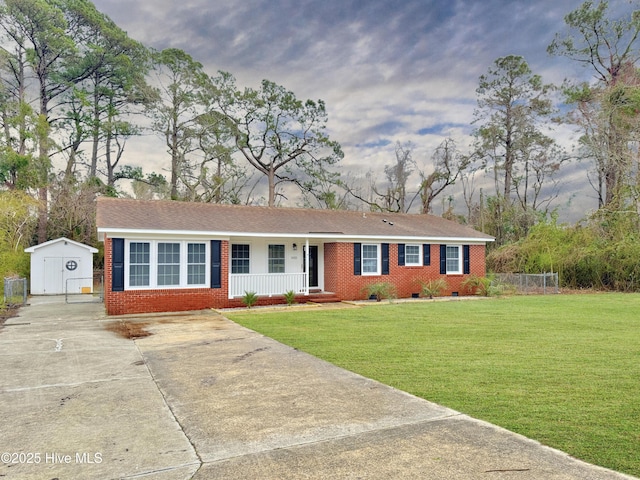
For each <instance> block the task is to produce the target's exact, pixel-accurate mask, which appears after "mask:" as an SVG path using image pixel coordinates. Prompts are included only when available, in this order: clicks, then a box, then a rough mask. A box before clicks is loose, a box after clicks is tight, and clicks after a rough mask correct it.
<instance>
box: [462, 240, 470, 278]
mask: <svg viewBox="0 0 640 480" xmlns="http://www.w3.org/2000/svg"><path fill="white" fill-rule="evenodd" d="M469 250H470V249H469V245H463V246H462V269H463V270H462V271H463V273H465V274H466V275H468V274H470V273H471V259H470V257H471V255H470V252H469Z"/></svg>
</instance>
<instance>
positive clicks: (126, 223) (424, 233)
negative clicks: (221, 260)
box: [97, 197, 493, 242]
mask: <svg viewBox="0 0 640 480" xmlns="http://www.w3.org/2000/svg"><path fill="white" fill-rule="evenodd" d="M97 227H98V231H99V232H105V231H117V230H133V231H148V232H151V231H153V232H159V231H173V232H211V233H223V234H236V235H242V234H246V235H257V234H273V235H287V236H289V235H300V236H304V235H311V236H314V237H323V236H326V237H342V236H345V237H360V236H365V237H366V236H372V237H384V236H387V237H393V238H404V237H406V238H412V237H415V238H423V239H425V238H464V239H471V240H477V241H480V242H486V241H493V237H491V236H489V235H486V234H484V233H481V232H478V231H477V230H474V229H472V228H469V227H466V226H464V225H460V224H458V223H455V222H452V221H449V220H445V219H444V218H441V217H437V216H434V215H416V214H398V213H373V212H358V211H344V210H313V209H302V208H281V207H278V208H273V207H254V206H240V205H219V204H212V203H191V202H177V201H161V200H150V201H146V200H130V199H116V198H106V197H103V198H99V199H98V212H97Z"/></svg>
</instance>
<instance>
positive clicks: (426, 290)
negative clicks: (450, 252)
mask: <svg viewBox="0 0 640 480" xmlns="http://www.w3.org/2000/svg"><path fill="white" fill-rule="evenodd" d="M421 287H422V291H421V292H420V293H421V294H422V296H423V297H429V298H433V297H439V296H441V295H442V292H444V291H445V290H446V289H447V288H449V284H448V283H447V281H446V280H445V279H444V278H437V279H435V280H429V281H428V282H423V283H421Z"/></svg>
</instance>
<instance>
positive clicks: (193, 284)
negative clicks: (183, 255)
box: [186, 242, 207, 287]
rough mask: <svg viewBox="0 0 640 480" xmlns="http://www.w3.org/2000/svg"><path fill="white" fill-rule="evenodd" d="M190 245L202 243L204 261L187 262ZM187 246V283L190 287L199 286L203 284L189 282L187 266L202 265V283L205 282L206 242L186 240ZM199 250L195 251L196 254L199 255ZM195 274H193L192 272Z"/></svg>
mask: <svg viewBox="0 0 640 480" xmlns="http://www.w3.org/2000/svg"><path fill="white" fill-rule="evenodd" d="M191 245H204V262H189V247H190V246H191ZM186 248H187V285H189V286H190V287H192V286H200V285H203V284H202V283H190V282H189V267H191V266H193V267H195V266H197V267H202V266H204V272H203V274H204V284H206V283H207V242H187V245H186ZM200 253H201V252H197V254H198V255H200ZM192 275H194V276H195V274H192ZM197 275H200V273H198V274H197Z"/></svg>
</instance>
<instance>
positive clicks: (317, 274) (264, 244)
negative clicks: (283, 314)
mask: <svg viewBox="0 0 640 480" xmlns="http://www.w3.org/2000/svg"><path fill="white" fill-rule="evenodd" d="M322 257H323V248H322V245H318V244H311V243H310V242H309V239H300V238H264V239H255V238H253V239H243V238H236V239H231V240H230V254H229V282H228V286H229V289H228V295H229V298H230V299H233V298H239V297H242V296H244V295H245V294H246V293H247V292H253V293H255V294H257V295H258V296H260V297H265V296H266V297H273V296H281V295H284V294H285V293H288V292H294V293H295V294H296V295H304V296H308V295H309V294H310V293H311V292H318V291H321V290H322V286H323V285H322V284H323V283H324V282H323V279H322V275H323V270H324V268H323V266H322Z"/></svg>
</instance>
